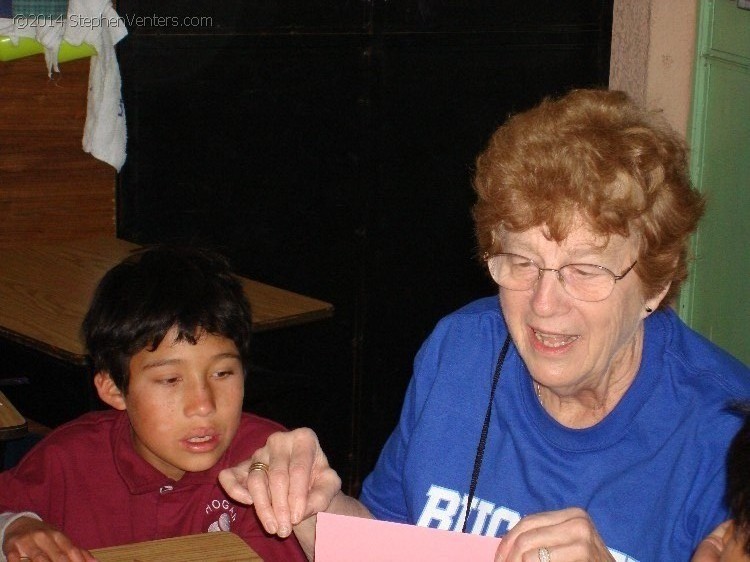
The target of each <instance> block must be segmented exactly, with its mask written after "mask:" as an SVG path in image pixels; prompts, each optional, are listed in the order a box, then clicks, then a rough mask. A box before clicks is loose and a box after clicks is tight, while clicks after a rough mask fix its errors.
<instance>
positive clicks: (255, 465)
mask: <svg viewBox="0 0 750 562" xmlns="http://www.w3.org/2000/svg"><path fill="white" fill-rule="evenodd" d="M268 468H269V466H268V465H267V464H266V463H264V462H254V463H253V464H251V465H250V468H248V469H247V472H248V474H249V473H251V472H253V471H254V470H260V471H262V472H265V473H266V476H268Z"/></svg>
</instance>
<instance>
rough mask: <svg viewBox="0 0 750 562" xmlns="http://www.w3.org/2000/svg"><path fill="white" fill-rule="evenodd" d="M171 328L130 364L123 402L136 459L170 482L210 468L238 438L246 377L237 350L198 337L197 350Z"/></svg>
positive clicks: (228, 344)
mask: <svg viewBox="0 0 750 562" xmlns="http://www.w3.org/2000/svg"><path fill="white" fill-rule="evenodd" d="M176 335H177V330H176V328H173V329H172V330H170V331H169V332H167V335H166V336H165V337H164V339H163V340H162V342H161V344H160V345H159V347H158V348H156V349H155V350H153V351H149V350H148V349H143V350H141V351H140V352H138V353H136V354H135V355H134V356H133V357H132V358H131V360H130V382H129V386H128V393H127V395H126V396H124V397H123V403H124V407H125V409H126V410H127V412H128V416H129V418H130V424H131V426H132V429H133V443H134V445H135V449H136V450H137V451H138V453H139V454H140V455H141V456H142V457H143V458H144V459H145V460H146V461H148V463H149V464H151V465H152V466H153V467H154V468H156V469H157V470H159V471H160V472H162V473H163V474H164V475H165V476H168V477H169V478H172V479H173V480H179V479H180V478H182V476H183V475H184V474H185V472H200V471H203V470H207V469H209V468H211V467H212V466H214V465H215V464H216V462H217V461H218V460H219V458H220V457H221V456H222V454H224V451H226V450H227V447H229V444H230V443H231V441H232V439H233V438H234V435H235V433H236V432H237V427H238V426H239V423H240V415H241V413H242V398H243V393H244V376H243V369H242V362H241V361H240V355H239V353H238V351H237V346H235V344H234V342H233V341H232V340H230V339H228V338H225V337H222V336H216V335H213V334H209V333H206V332H200V333H199V334H198V335H199V337H198V340H197V343H196V344H195V345H193V344H191V343H190V342H188V341H180V342H175V336H176Z"/></svg>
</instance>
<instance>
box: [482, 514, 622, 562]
mask: <svg viewBox="0 0 750 562" xmlns="http://www.w3.org/2000/svg"><path fill="white" fill-rule="evenodd" d="M542 548H546V549H547V551H548V552H549V554H550V559H552V560H554V561H555V562H573V561H575V562H602V561H605V560H606V561H610V562H614V558H613V557H612V555H611V554H610V552H609V550H608V549H607V545H605V544H604V541H603V540H602V538H601V536H599V532H598V531H597V530H596V527H595V526H594V522H593V521H592V520H591V518H590V517H589V515H588V513H586V512H585V511H584V510H583V509H580V508H577V507H571V508H568V509H561V510H559V511H547V512H544V513H537V514H534V515H529V516H527V517H524V518H523V519H521V520H520V521H519V522H518V523H517V524H516V525H515V526H514V527H513V528H512V529H511V530H510V531H508V534H507V535H505V537H503V540H502V541H501V542H500V546H499V547H498V548H497V552H496V554H495V561H496V562H543V561H544V558H543V557H542V555H540V553H539V550H540V549H542Z"/></svg>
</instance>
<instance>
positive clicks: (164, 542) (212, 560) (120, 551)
mask: <svg viewBox="0 0 750 562" xmlns="http://www.w3.org/2000/svg"><path fill="white" fill-rule="evenodd" d="M91 554H93V555H94V556H95V557H96V559H97V560H99V562H263V559H262V558H261V557H260V556H258V554H257V553H256V552H255V551H253V549H251V548H250V547H249V546H247V543H245V541H243V540H242V539H241V538H240V537H238V536H237V535H235V534H232V533H225V532H217V533H201V534H198V535H188V536H186V537H175V538H172V539H161V540H156V541H148V542H141V543H135V544H126V545H122V546H112V547H108V548H98V549H94V550H92V551H91Z"/></svg>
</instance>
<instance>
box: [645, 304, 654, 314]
mask: <svg viewBox="0 0 750 562" xmlns="http://www.w3.org/2000/svg"><path fill="white" fill-rule="evenodd" d="M653 311H654V309H653V308H651V307H650V306H647V307H646V312H648V313H649V314H651V313H652V312H653Z"/></svg>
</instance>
